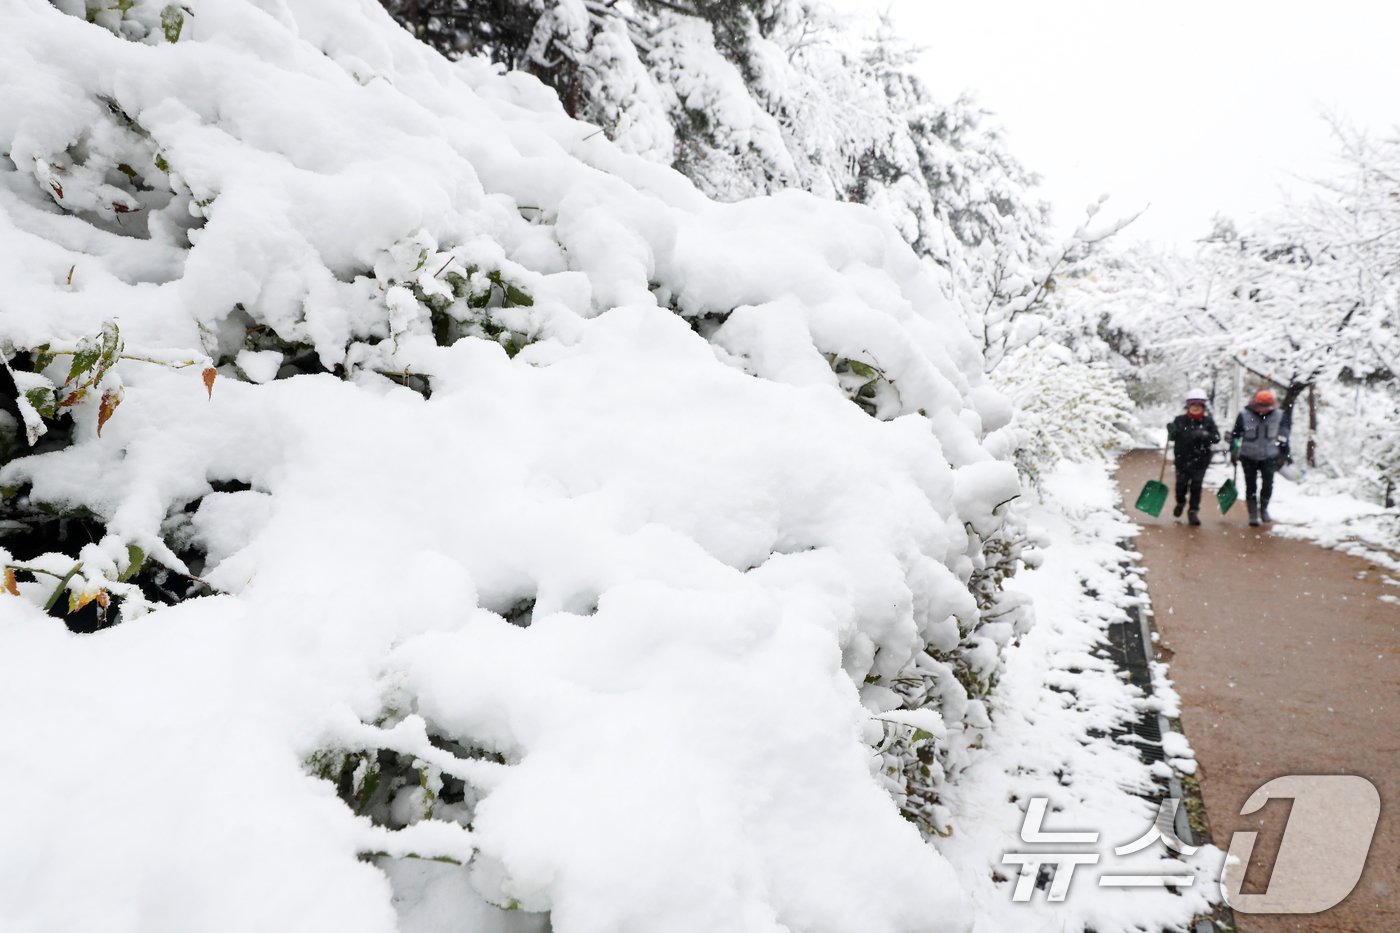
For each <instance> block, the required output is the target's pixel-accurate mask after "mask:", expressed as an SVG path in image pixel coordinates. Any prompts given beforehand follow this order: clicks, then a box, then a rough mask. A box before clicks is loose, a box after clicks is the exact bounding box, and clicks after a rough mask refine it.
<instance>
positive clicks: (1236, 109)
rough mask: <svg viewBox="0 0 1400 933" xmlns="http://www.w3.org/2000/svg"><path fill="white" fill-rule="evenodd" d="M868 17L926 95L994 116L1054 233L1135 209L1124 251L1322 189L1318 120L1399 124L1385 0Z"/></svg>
mask: <svg viewBox="0 0 1400 933" xmlns="http://www.w3.org/2000/svg"><path fill="white" fill-rule="evenodd" d="M870 2H871V6H870V8H871V9H878V8H879V6H880V4H881V3H888V5H889V6H890V7H891V8H892V12H893V15H894V20H895V23H896V25H898V26H899V27H900V28H901V31H902V32H903V33H904V34H906V35H907V36H908V37H909V38H911V39H913V40H914V41H916V42H917V43H918V44H920V45H922V46H925V47H926V48H927V49H928V51H927V53H926V54H925V57H924V63H923V74H924V76H925V78H926V80H927V81H928V83H929V85H930V87H931V88H932V89H933V90H934V92H935V93H937V94H938V95H939V96H940V97H949V98H950V97H952V96H955V95H956V94H957V93H958V92H960V91H962V90H971V91H974V92H975V93H976V96H977V98H978V99H979V100H980V101H981V102H982V104H983V105H984V106H985V107H986V108H988V109H990V110H993V111H995V112H996V114H997V115H998V119H999V122H1000V123H1001V124H1002V125H1003V126H1004V127H1005V129H1006V135H1007V138H1008V139H1009V141H1010V146H1011V149H1012V152H1013V153H1015V155H1016V156H1017V157H1018V158H1019V159H1020V160H1021V161H1022V162H1023V163H1025V164H1026V166H1027V167H1029V168H1031V169H1032V170H1034V171H1036V172H1038V173H1040V174H1041V175H1042V176H1044V186H1043V187H1044V193H1045V195H1046V196H1047V198H1048V199H1049V200H1050V201H1051V202H1052V203H1053V204H1054V205H1055V212H1056V218H1057V221H1058V225H1059V226H1060V227H1062V228H1063V229H1065V230H1068V229H1071V228H1072V227H1073V226H1075V223H1076V222H1077V220H1078V219H1080V218H1082V207H1083V205H1084V204H1086V203H1088V202H1089V201H1092V200H1094V199H1095V198H1096V197H1097V196H1098V195H1099V194H1101V193H1108V194H1110V195H1111V196H1112V199H1111V200H1110V201H1109V208H1115V207H1116V208H1118V209H1119V210H1120V211H1121V212H1123V213H1127V212H1130V211H1131V210H1132V209H1134V208H1136V207H1139V206H1141V205H1143V204H1146V203H1148V202H1150V203H1151V207H1150V208H1149V209H1148V211H1147V212H1146V213H1145V214H1144V215H1143V216H1142V218H1141V219H1139V220H1138V221H1137V222H1136V223H1135V224H1134V225H1133V226H1132V227H1131V228H1129V231H1125V233H1124V236H1128V235H1130V232H1131V233H1135V234H1136V236H1138V237H1142V238H1150V239H1153V240H1159V241H1176V242H1185V241H1189V240H1191V239H1194V238H1196V237H1199V236H1202V235H1204V234H1205V233H1207V232H1209V229H1210V220H1211V217H1212V216H1213V215H1214V214H1215V213H1217V212H1221V213H1224V214H1226V215H1228V216H1231V217H1235V218H1245V217H1247V216H1249V215H1250V214H1251V213H1254V212H1266V211H1267V210H1268V209H1269V207H1270V206H1271V205H1274V204H1277V203H1279V202H1280V200H1281V197H1282V195H1281V194H1280V188H1281V187H1285V188H1291V189H1292V190H1294V191H1298V190H1299V189H1300V188H1301V187H1302V183H1301V182H1299V181H1296V180H1294V176H1301V177H1316V176H1318V175H1321V174H1326V173H1327V172H1328V171H1329V166H1330V165H1331V157H1330V154H1331V152H1332V147H1331V144H1330V137H1329V133H1330V131H1329V129H1328V127H1327V125H1326V123H1325V122H1324V120H1323V119H1322V117H1321V114H1323V113H1324V112H1325V111H1327V110H1329V109H1330V110H1331V111H1334V112H1335V113H1337V114H1338V115H1339V116H1341V117H1343V118H1345V119H1348V120H1350V121H1352V122H1354V123H1357V124H1360V125H1364V126H1367V127H1371V128H1373V129H1376V130H1386V129H1388V128H1391V127H1395V126H1397V125H1400V6H1397V5H1396V4H1393V3H1388V2H1384V0H1372V2H1368V3H1361V2H1355V0H1327V2H1317V0H1313V2H1311V3H1303V2H1296V0H1282V2H1278V0H1276V2H1270V3H1264V2H1259V0H1215V2H1201V0H1177V2H1175V3H1172V4H1150V5H1149V4H1144V3H1131V2H1124V0H1112V2H1110V0H1083V2H1068V0H1040V2H1035V0H958V2H950V0H892V2H890V0H870ZM843 5H845V4H843Z"/></svg>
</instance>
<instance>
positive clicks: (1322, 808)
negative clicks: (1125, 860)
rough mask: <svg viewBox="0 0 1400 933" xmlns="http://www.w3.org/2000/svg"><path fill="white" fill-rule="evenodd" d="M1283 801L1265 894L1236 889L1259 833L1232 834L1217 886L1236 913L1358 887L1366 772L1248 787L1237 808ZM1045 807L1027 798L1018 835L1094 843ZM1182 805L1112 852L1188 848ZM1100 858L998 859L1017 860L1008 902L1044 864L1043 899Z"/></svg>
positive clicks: (1368, 807) (1024, 896)
mask: <svg viewBox="0 0 1400 933" xmlns="http://www.w3.org/2000/svg"><path fill="white" fill-rule="evenodd" d="M1280 798H1291V799H1292V800H1293V809H1292V811H1291V812H1290V814H1289V817H1288V824H1287V826H1286V827H1285V829H1284V835H1283V841H1282V843H1281V844H1280V846H1279V852H1278V858H1277V859H1275V861H1274V867H1273V871H1272V873H1271V875H1270V878H1269V885H1268V888H1267V890H1266V891H1265V892H1264V893H1262V894H1245V893H1243V892H1242V891H1241V885H1242V884H1243V883H1244V875H1245V868H1246V866H1248V864H1249V856H1250V854H1251V853H1252V852H1253V850H1254V843H1255V840H1256V838H1257V837H1258V833H1253V832H1237V833H1235V834H1234V836H1233V837H1232V838H1231V840H1230V851H1229V854H1228V855H1227V856H1226V860H1225V868H1224V871H1223V872H1222V874H1221V878H1220V890H1221V894H1222V895H1223V896H1224V898H1225V902H1226V903H1227V904H1229V905H1230V906H1231V907H1232V908H1234V910H1236V911H1237V912H1239V913H1244V914H1258V913H1271V914H1315V913H1319V912H1321V911H1324V910H1327V909H1329V908H1331V907H1335V906H1336V905H1337V904H1339V903H1341V902H1342V900H1343V899H1345V898H1346V896H1347V895H1348V894H1350V893H1351V892H1352V890H1353V889H1354V888H1355V887H1356V883H1357V882H1358V881H1359V880H1360V879H1361V871H1362V869H1363V868H1364V867H1365V865H1366V856H1367V855H1368V854H1369V853H1370V851H1371V839H1372V837H1373V836H1374V835H1375V831H1376V824H1377V823H1378V822H1379V821H1380V813H1381V798H1380V793H1379V792H1378V791H1377V790H1376V788H1375V785H1374V784H1372V783H1371V782H1370V781H1368V780H1366V779H1365V778H1363V777H1359V776H1356V775H1347V774H1290V775H1285V776H1283V777H1279V778H1275V779H1274V780H1272V781H1269V782H1268V783H1267V784H1265V785H1264V786H1263V787H1260V788H1259V789H1258V790H1256V791H1255V792H1254V793H1253V794H1251V795H1250V797H1249V800H1248V801H1246V802H1245V805H1244V809H1243V810H1242V811H1241V815H1242V816H1245V815H1248V814H1250V813H1254V812H1257V811H1258V810H1259V809H1260V808H1261V807H1263V806H1264V805H1265V804H1266V803H1268V802H1269V801H1270V800H1276V799H1280ZM1047 804H1048V800H1047V798H1045V797H1032V798H1031V799H1030V801H1029V802H1028V804H1027V807H1026V817H1025V820H1024V821H1023V823H1022V825H1021V841H1022V842H1025V843H1027V844H1031V845H1037V844H1045V843H1053V844H1056V845H1059V846H1063V847H1065V848H1069V847H1071V846H1092V845H1094V844H1095V843H1097V842H1098V840H1099V833H1097V832H1092V831H1090V832H1048V831H1045V830H1043V829H1042V824H1043V823H1044V820H1045V811H1046V807H1047ZM1180 805H1181V801H1180V800H1178V799H1177V798H1174V797H1171V798H1167V799H1165V800H1163V801H1162V803H1161V805H1160V806H1159V808H1158V811H1157V818H1156V819H1155V820H1154V821H1153V823H1152V826H1151V828H1149V829H1148V830H1147V832H1145V833H1144V834H1143V835H1142V836H1141V837H1140V838H1138V839H1136V840H1134V841H1132V842H1129V843H1126V844H1124V845H1121V846H1117V847H1115V848H1114V850H1113V851H1114V854H1116V855H1131V854H1132V853H1134V852H1140V851H1142V850H1143V849H1146V848H1147V847H1148V846H1151V845H1153V844H1154V843H1157V842H1161V843H1162V845H1163V846H1165V847H1166V848H1167V849H1170V850H1172V851H1174V852H1176V853H1178V854H1179V855H1183V856H1189V855H1191V854H1193V853H1194V852H1195V851H1196V847H1195V846H1191V845H1187V844H1186V843H1185V842H1183V841H1182V840H1181V839H1180V838H1178V837H1177V835H1176V832H1175V828H1174V827H1175V825H1176V813H1177V809H1178V808H1179V807H1180ZM1098 862H1099V853H1098V852H1093V851H1058V852H1010V853H1007V854H1005V855H1003V856H1002V863H1003V864H1008V865H1020V866H1021V873H1020V876H1019V877H1018V878H1017V881H1016V887H1015V890H1014V891H1013V892H1012V894H1011V899H1012V900H1013V901H1029V900H1030V899H1031V895H1032V893H1033V892H1034V890H1035V886H1036V882H1037V880H1038V879H1039V878H1040V876H1041V872H1042V870H1043V869H1046V868H1049V867H1051V866H1053V867H1054V877H1053V880H1052V881H1051V882H1050V888H1049V891H1047V892H1046V898H1047V900H1050V901H1063V900H1064V899H1065V896H1066V895H1067V894H1068V892H1069V885H1070V881H1071V880H1072V879H1073V877H1074V870H1075V868H1077V867H1078V866H1080V865H1097V864H1098ZM1176 864H1177V865H1180V866H1181V867H1182V868H1185V867H1186V866H1185V865H1182V863H1180V862H1178V863H1176ZM1194 881H1195V875H1194V874H1191V873H1182V874H1173V873H1166V874H1136V875H1135V874H1122V875H1113V874H1104V875H1100V876H1099V882H1098V883H1099V887H1190V886H1191V884H1192V883H1193V882H1194Z"/></svg>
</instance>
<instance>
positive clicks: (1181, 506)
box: [1172, 502, 1186, 518]
mask: <svg viewBox="0 0 1400 933" xmlns="http://www.w3.org/2000/svg"><path fill="white" fill-rule="evenodd" d="M1184 508H1186V503H1185V502H1178V503H1177V504H1176V508H1174V509H1172V515H1173V517H1175V518H1180V517H1181V510H1182V509H1184Z"/></svg>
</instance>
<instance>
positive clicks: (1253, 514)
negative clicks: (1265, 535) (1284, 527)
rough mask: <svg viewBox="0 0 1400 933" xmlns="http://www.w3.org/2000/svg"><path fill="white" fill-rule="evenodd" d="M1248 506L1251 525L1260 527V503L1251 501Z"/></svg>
mask: <svg viewBox="0 0 1400 933" xmlns="http://www.w3.org/2000/svg"><path fill="white" fill-rule="evenodd" d="M1245 504H1246V505H1248V506H1249V523H1250V524H1251V525H1253V526H1254V527H1255V528H1258V527H1259V503H1257V502H1255V501H1254V500H1253V499H1250V500H1249V501H1248V502H1247V503H1245Z"/></svg>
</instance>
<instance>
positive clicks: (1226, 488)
mask: <svg viewBox="0 0 1400 933" xmlns="http://www.w3.org/2000/svg"><path fill="white" fill-rule="evenodd" d="M1239 470H1240V465H1239V463H1238V461H1237V462H1236V463H1235V468H1234V469H1233V470H1232V471H1230V478H1229V479H1227V480H1226V481H1225V483H1224V485H1222V486H1221V487H1220V491H1219V492H1217V493H1216V494H1215V501H1216V502H1219V503H1220V514H1221V515H1224V514H1225V513H1226V512H1228V511H1230V506H1232V505H1234V504H1235V500H1236V499H1238V498H1239V497H1240V491H1239V490H1238V489H1236V488H1235V474H1236V473H1238V472H1239Z"/></svg>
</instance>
